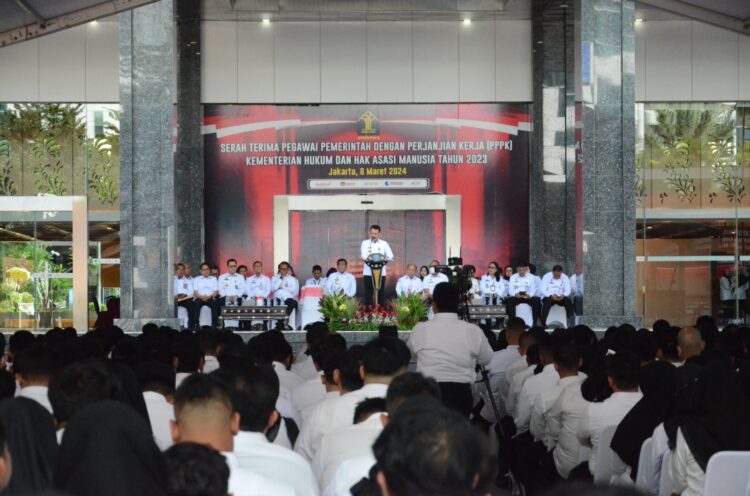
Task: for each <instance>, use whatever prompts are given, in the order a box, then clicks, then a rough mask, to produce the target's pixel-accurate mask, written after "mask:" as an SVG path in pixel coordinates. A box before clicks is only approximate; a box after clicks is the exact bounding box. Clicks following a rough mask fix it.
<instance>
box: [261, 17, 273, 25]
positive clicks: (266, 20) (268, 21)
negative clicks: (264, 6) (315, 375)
mask: <svg viewBox="0 0 750 496" xmlns="http://www.w3.org/2000/svg"><path fill="white" fill-rule="evenodd" d="M261 22H262V23H263V24H271V19H269V18H268V17H264V18H263V21H261Z"/></svg>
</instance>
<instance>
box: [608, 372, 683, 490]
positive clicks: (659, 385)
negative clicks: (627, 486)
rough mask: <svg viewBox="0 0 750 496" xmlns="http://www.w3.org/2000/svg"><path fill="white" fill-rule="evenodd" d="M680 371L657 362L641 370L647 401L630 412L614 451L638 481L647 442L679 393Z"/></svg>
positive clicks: (620, 428) (618, 431)
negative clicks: (640, 464) (643, 445)
mask: <svg viewBox="0 0 750 496" xmlns="http://www.w3.org/2000/svg"><path fill="white" fill-rule="evenodd" d="M676 372H677V369H676V368H675V367H674V366H673V365H671V364H670V363H668V362H660V361H654V362H652V363H650V364H648V365H646V366H644V367H641V374H640V375H641V378H640V387H641V392H642V393H643V398H641V400H640V401H639V402H638V403H636V404H635V406H633V408H631V409H630V411H629V412H628V413H627V415H625V417H624V418H623V419H622V421H621V422H620V424H619V425H618V426H617V430H616V431H615V435H614V437H613V438H612V444H611V446H612V449H613V450H614V451H615V453H617V454H618V455H619V457H620V459H621V460H622V461H623V462H625V464H626V465H627V466H629V467H630V469H631V470H630V477H631V479H633V480H636V476H637V473H638V459H639V458H640V455H641V445H642V444H643V441H645V440H646V439H648V438H649V437H651V434H652V433H653V432H654V429H656V427H657V426H658V425H659V424H661V423H662V422H664V420H665V419H666V417H667V414H668V413H669V411H670V408H671V406H672V402H673V400H674V396H675V392H676V390H677V378H676Z"/></svg>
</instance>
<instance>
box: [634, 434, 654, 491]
mask: <svg viewBox="0 0 750 496" xmlns="http://www.w3.org/2000/svg"><path fill="white" fill-rule="evenodd" d="M653 443H654V440H653V439H652V438H648V439H646V440H645V441H643V444H642V445H641V454H640V455H639V456H638V475H637V476H636V478H635V485H636V487H637V488H638V489H640V490H641V491H644V492H647V493H650V492H651V491H649V484H648V477H647V476H648V467H651V465H653V459H652V456H651V455H652V453H651V445H652V444H653Z"/></svg>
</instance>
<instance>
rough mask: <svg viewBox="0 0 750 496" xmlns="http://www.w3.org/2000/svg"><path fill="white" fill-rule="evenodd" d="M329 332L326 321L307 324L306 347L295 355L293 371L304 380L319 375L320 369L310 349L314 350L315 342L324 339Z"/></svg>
mask: <svg viewBox="0 0 750 496" xmlns="http://www.w3.org/2000/svg"><path fill="white" fill-rule="evenodd" d="M329 332H330V331H329V330H328V325H327V324H326V323H325V322H313V323H311V324H307V325H306V326H305V347H304V349H302V350H301V351H300V352H298V353H297V356H295V357H294V363H293V364H292V372H294V373H295V374H297V375H298V376H300V377H301V378H302V379H304V380H309V379H312V378H314V377H317V376H318V371H317V370H315V365H314V364H313V361H312V358H310V353H311V351H310V350H312V346H313V343H315V342H317V341H319V340H321V339H323V337H324V336H326V335H328V333H329Z"/></svg>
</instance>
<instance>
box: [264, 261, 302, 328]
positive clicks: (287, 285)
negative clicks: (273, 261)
mask: <svg viewBox="0 0 750 496" xmlns="http://www.w3.org/2000/svg"><path fill="white" fill-rule="evenodd" d="M278 269H279V272H278V274H276V275H275V276H273V279H271V288H272V289H273V299H274V300H275V301H276V302H278V303H283V304H284V305H286V315H287V317H288V316H289V315H291V313H292V312H293V311H294V310H296V309H297V297H298V296H299V281H297V278H296V277H294V276H293V275H291V274H290V273H289V270H290V268H289V262H281V263H280V264H279V266H278ZM281 324H282V323H281V321H279V325H281ZM286 327H287V330H291V329H293V328H294V327H295V324H294V322H292V324H291V325H287V326H286Z"/></svg>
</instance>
